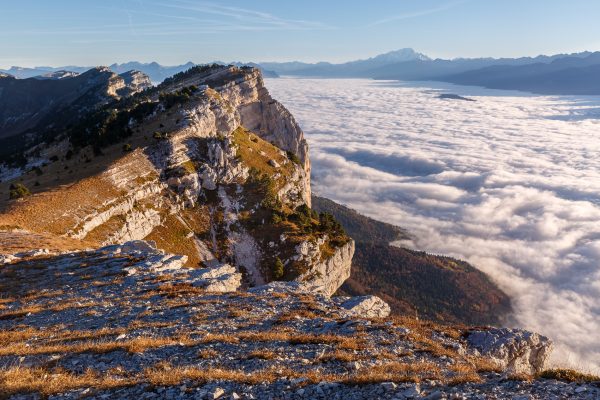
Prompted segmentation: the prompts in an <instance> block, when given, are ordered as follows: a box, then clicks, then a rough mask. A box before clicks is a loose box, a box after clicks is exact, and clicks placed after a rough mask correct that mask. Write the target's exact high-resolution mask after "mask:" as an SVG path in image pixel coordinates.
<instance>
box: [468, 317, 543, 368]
mask: <svg viewBox="0 0 600 400" xmlns="http://www.w3.org/2000/svg"><path fill="white" fill-rule="evenodd" d="M467 343H468V344H469V346H470V347H472V348H474V349H476V350H477V351H478V352H479V353H480V354H482V355H483V356H485V357H488V358H489V359H491V360H492V361H493V362H495V363H496V364H498V365H499V366H500V367H501V368H502V369H503V370H506V371H508V372H509V373H515V374H529V375H535V374H538V373H540V372H542V371H543V370H544V368H545V367H546V361H547V360H548V357H549V356H550V353H551V352H552V341H551V340H550V339H548V338H547V337H545V336H542V335H540V334H537V333H534V332H528V331H523V330H520V329H509V328H492V329H488V330H474V331H471V332H470V333H469V334H468V336H467Z"/></svg>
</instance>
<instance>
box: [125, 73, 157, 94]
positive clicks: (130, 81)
mask: <svg viewBox="0 0 600 400" xmlns="http://www.w3.org/2000/svg"><path fill="white" fill-rule="evenodd" d="M119 76H120V77H121V78H123V81H124V82H125V87H126V88H127V95H130V94H133V93H138V92H141V91H142V90H145V89H148V88H150V87H152V82H151V81H150V78H149V77H148V75H146V74H144V73H143V72H140V71H135V70H132V71H127V72H123V73H122V74H119Z"/></svg>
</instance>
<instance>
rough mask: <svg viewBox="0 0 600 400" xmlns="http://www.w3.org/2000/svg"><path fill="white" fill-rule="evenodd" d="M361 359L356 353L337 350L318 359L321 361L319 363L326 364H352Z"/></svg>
mask: <svg viewBox="0 0 600 400" xmlns="http://www.w3.org/2000/svg"><path fill="white" fill-rule="evenodd" d="M362 358H363V357H361V356H360V355H358V354H356V353H352V352H349V351H344V350H339V349H337V350H335V351H331V352H328V353H325V354H323V355H322V356H320V357H319V361H321V362H327V361H339V362H352V361H358V360H360V359H362Z"/></svg>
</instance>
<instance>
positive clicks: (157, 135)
mask: <svg viewBox="0 0 600 400" xmlns="http://www.w3.org/2000/svg"><path fill="white" fill-rule="evenodd" d="M152 137H153V138H154V139H156V140H162V139H166V138H167V134H166V133H162V132H159V131H156V132H154V134H153V135H152Z"/></svg>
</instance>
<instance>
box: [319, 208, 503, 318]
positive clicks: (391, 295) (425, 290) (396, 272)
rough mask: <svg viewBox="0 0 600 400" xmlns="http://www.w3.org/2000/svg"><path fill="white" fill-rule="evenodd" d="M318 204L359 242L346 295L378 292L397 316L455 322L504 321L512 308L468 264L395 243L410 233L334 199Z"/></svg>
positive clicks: (487, 279)
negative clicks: (397, 245) (402, 246)
mask: <svg viewBox="0 0 600 400" xmlns="http://www.w3.org/2000/svg"><path fill="white" fill-rule="evenodd" d="M313 207H314V209H315V210H317V211H321V212H327V213H330V214H332V215H333V216H334V217H335V218H336V219H337V220H338V221H340V223H341V224H342V226H343V227H344V228H345V230H346V232H347V233H348V234H349V235H350V236H351V237H352V238H353V239H354V240H355V241H356V250H355V253H354V258H353V259H352V273H351V275H350V278H348V280H346V282H345V283H344V285H343V286H342V287H341V289H340V290H341V293H345V294H349V295H353V296H360V295H365V294H375V295H377V296H379V297H381V298H382V299H384V300H385V301H386V302H387V303H388V304H389V305H390V307H391V308H392V313H393V314H397V315H417V316H420V317H424V318H426V319H431V320H437V321H445V322H453V323H456V322H460V323H466V324H499V323H501V322H502V320H503V318H504V317H505V316H506V315H507V314H508V313H509V312H510V301H509V298H508V296H507V295H506V294H504V293H503V292H502V291H501V290H500V289H499V288H498V287H497V286H496V285H494V284H493V283H492V282H491V281H490V279H489V278H488V277H487V276H486V275H485V274H484V273H482V272H480V271H479V270H477V269H476V268H474V267H472V266H471V265H469V264H468V263H466V262H464V261H461V260H456V259H453V258H450V257H443V256H437V255H433V254H427V253H424V252H418V251H413V250H408V249H405V248H400V247H396V246H390V245H389V243H390V242H394V241H398V240H402V239H408V238H409V237H408V235H407V233H406V232H405V231H404V230H402V229H400V228H398V227H396V226H393V225H389V224H386V223H383V222H379V221H375V220H373V219H371V218H367V217H365V216H363V215H360V214H358V213H357V212H356V211H354V210H351V209H349V208H346V207H344V206H341V205H339V204H337V203H334V202H333V201H331V200H328V199H325V198H322V197H317V196H313Z"/></svg>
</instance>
